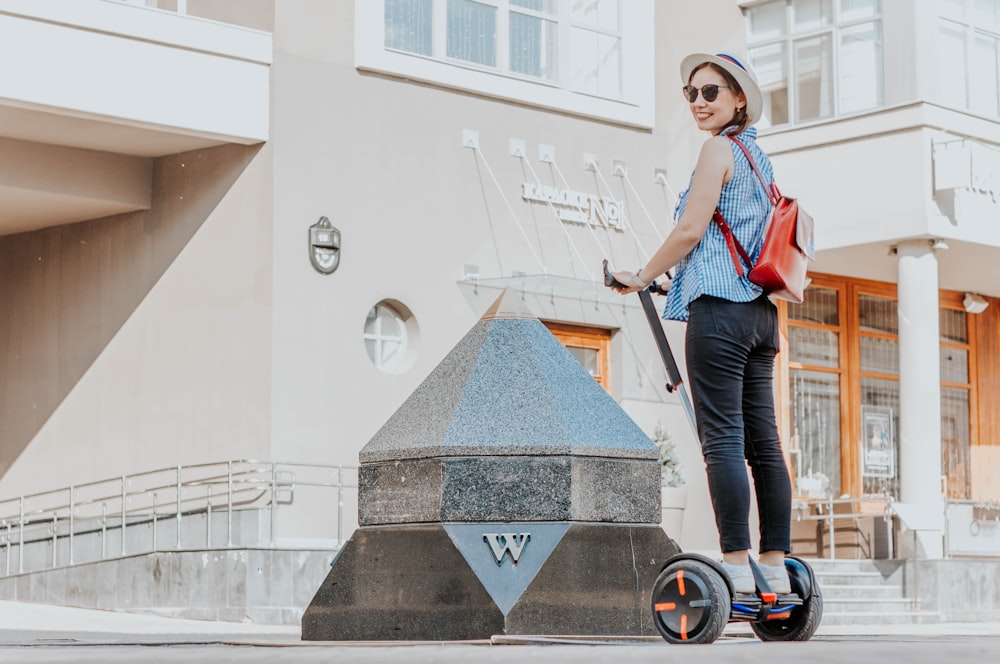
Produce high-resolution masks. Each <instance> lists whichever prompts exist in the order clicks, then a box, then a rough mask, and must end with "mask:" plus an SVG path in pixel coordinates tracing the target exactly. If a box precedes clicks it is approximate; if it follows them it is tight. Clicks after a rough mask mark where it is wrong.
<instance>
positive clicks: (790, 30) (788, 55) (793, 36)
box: [741, 0, 885, 128]
mask: <svg viewBox="0 0 1000 664" xmlns="http://www.w3.org/2000/svg"><path fill="white" fill-rule="evenodd" d="M771 2H784V3H785V28H784V29H783V31H782V34H781V35H780V36H777V37H771V38H767V39H759V40H757V41H754V38H753V34H752V33H751V32H750V19H749V16H748V10H750V9H753V8H756V7H759V6H761V5H767V4H771ZM882 2H883V3H884V2H885V0H882ZM792 3H793V0H765V1H756V2H743V3H741V8H742V9H743V11H744V15H745V16H746V21H745V24H746V36H747V57H748V59H751V58H750V57H749V56H750V53H751V52H752V51H753V50H754V49H757V48H760V47H766V46H774V45H778V44H780V45H783V46H784V58H785V61H784V66H785V72H786V74H787V77H788V79H787V80H788V121H787V122H784V123H781V124H772V125H770V127H774V128H785V127H794V126H803V125H810V124H817V123H823V122H830V121H831V120H835V119H837V118H841V117H845V116H854V115H860V114H863V113H869V112H871V111H873V110H876V109H879V108H882V107H884V106H885V51H884V41H883V40H884V38H885V29H884V17H885V8H884V7H880V11H879V12H878V13H877V14H875V15H873V16H865V17H862V18H856V19H851V20H841V10H840V0H831V7H832V10H833V13H832V19H831V22H830V24H829V25H824V26H820V27H818V28H811V29H807V30H799V31H796V30H795V27H794V24H793V18H794V14H793V8H792ZM866 23H877V24H878V26H879V35H880V43H882V46H883V50H882V57H881V66H882V71H881V72H879V90H878V98H877V100H876V102H875V105H874V106H871V107H870V108H865V109H856V110H852V111H849V112H844V111H842V110H841V82H840V79H841V74H842V72H841V32H842V31H843V30H844V29H846V28H852V27H855V26H858V25H864V24H866ZM823 35H829V36H830V40H831V42H832V46H831V60H832V62H833V68H834V71H833V91H832V95H833V112H832V113H831V114H830V115H828V116H826V117H821V118H809V119H807V120H800V121H796V119H795V117H796V114H797V113H798V100H797V95H798V89H797V82H796V68H795V64H796V63H795V44H796V42H799V41H802V40H805V39H811V38H816V37H820V36H823Z"/></svg>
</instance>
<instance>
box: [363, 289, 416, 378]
mask: <svg viewBox="0 0 1000 664" xmlns="http://www.w3.org/2000/svg"><path fill="white" fill-rule="evenodd" d="M416 331H417V327H416V321H415V319H414V318H413V315H412V314H411V313H410V312H409V310H408V309H406V307H404V306H403V305H401V304H400V303H398V302H390V301H388V300H383V301H381V302H379V303H378V304H376V305H375V306H374V307H372V308H371V309H370V310H369V311H368V316H367V317H366V318H365V327H364V334H363V338H364V342H365V351H366V352H367V353H368V359H369V360H371V363H372V364H373V365H375V368H376V369H378V370H379V371H382V372H383V373H389V374H397V373H402V372H403V371H405V370H406V369H407V368H409V366H410V365H411V364H412V361H413V353H412V348H413V343H412V342H413V341H414V337H415V334H416Z"/></svg>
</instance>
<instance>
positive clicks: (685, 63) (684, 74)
mask: <svg viewBox="0 0 1000 664" xmlns="http://www.w3.org/2000/svg"><path fill="white" fill-rule="evenodd" d="M706 62H711V63H712V64H714V65H716V66H718V67H721V68H722V69H724V70H726V71H727V72H729V74H730V75H731V76H732V77H733V78H735V79H736V82H737V83H739V86H740V88H742V90H743V94H744V95H745V96H746V98H747V115H749V116H750V124H753V123H755V122H757V121H758V120H760V116H761V112H762V111H763V108H764V98H763V97H762V96H761V94H760V88H759V87H757V77H756V76H755V75H754V73H753V72H752V71H751V70H750V68H749V67H747V66H746V65H744V64H743V63H742V62H740V61H739V60H738V59H736V57H735V56H733V55H730V54H729V53H719V54H717V55H711V54H709V53H692V54H691V55H689V56H687V57H686V58H684V59H683V60H681V81H683V82H684V85H687V84H688V82H689V81H690V80H691V72H693V71H694V70H695V68H697V67H698V66H699V65H701V64H703V63H706Z"/></svg>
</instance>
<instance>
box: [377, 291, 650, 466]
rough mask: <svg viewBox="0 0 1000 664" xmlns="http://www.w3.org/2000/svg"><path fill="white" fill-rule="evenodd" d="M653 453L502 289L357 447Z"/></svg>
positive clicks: (389, 452)
mask: <svg viewBox="0 0 1000 664" xmlns="http://www.w3.org/2000/svg"><path fill="white" fill-rule="evenodd" d="M525 455H546V456H548V455H578V456H594V457H607V458H627V459H656V458H658V451H657V448H656V446H655V445H654V444H653V442H652V441H651V440H650V439H649V437H648V436H646V434H645V433H643V431H642V430H641V429H640V428H639V427H638V426H637V425H636V424H635V422H633V421H632V419H631V418H630V417H629V416H628V415H627V414H626V413H625V411H623V410H622V409H621V407H620V406H619V405H618V403H617V402H616V401H615V400H614V399H613V398H611V396H610V395H608V393H607V392H605V391H604V389H603V388H601V386H600V385H599V384H598V383H597V381H595V380H594V379H593V377H592V376H590V374H588V373H587V372H586V371H585V370H584V368H583V367H582V366H581V365H580V363H579V362H577V360H576V359H575V358H574V357H573V356H572V355H571V354H570V353H569V351H567V350H566V349H565V348H564V347H563V345H562V344H561V343H559V341H558V340H557V339H556V338H555V337H554V336H553V335H552V333H551V332H549V331H548V329H546V327H545V326H544V325H542V323H541V321H539V320H538V319H537V318H536V317H535V316H534V315H533V314H532V313H531V311H530V310H529V309H528V307H527V305H525V304H524V302H523V301H522V300H521V298H520V297H519V296H518V295H517V294H516V293H514V292H512V291H511V290H509V289H507V290H505V291H504V292H503V293H501V295H500V297H498V298H497V300H496V301H495V302H494V303H493V305H492V306H491V307H490V308H489V309H488V310H487V311H486V313H485V314H484V315H483V317H482V318H481V319H480V320H479V322H477V323H476V325H475V326H473V328H472V329H471V330H469V332H468V333H467V334H466V335H465V336H464V337H463V338H462V339H461V341H459V342H458V344H456V345H455V347H454V348H453V349H452V350H451V352H449V353H448V355H446V356H445V358H444V359H443V360H441V362H440V363H439V364H438V366H437V367H435V368H434V370H433V371H432V372H431V373H430V375H429V376H428V377H427V378H426V379H425V380H424V381H423V383H421V384H420V386H419V387H417V389H416V390H415V391H414V392H413V394H411V395H410V396H409V398H407V399H406V401H404V402H403V404H402V405H401V406H400V407H399V409H398V410H396V412H395V413H394V414H393V415H392V416H391V417H390V418H389V420H388V421H387V422H386V423H385V424H384V425H383V426H382V428H381V429H380V430H379V431H378V432H377V433H376V434H375V435H374V436H373V437H372V439H371V440H370V441H369V442H368V444H367V445H365V447H364V448H363V449H362V450H361V453H360V460H361V463H370V462H379V461H391V460H399V459H421V458H436V457H454V456H525Z"/></svg>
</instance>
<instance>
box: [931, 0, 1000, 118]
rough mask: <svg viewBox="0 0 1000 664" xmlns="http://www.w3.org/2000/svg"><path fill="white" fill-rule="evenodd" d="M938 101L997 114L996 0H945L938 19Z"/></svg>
mask: <svg viewBox="0 0 1000 664" xmlns="http://www.w3.org/2000/svg"><path fill="white" fill-rule="evenodd" d="M938 55H939V61H940V65H939V66H938V68H937V70H938V101H939V102H940V103H941V104H943V105H945V106H949V107H951V108H958V109H961V110H969V111H972V112H973V113H977V114H979V115H985V116H988V117H996V116H997V115H1000V82H998V81H1000V66H998V62H1000V0H946V1H945V2H943V3H942V5H941V15H940V17H939V19H938Z"/></svg>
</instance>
